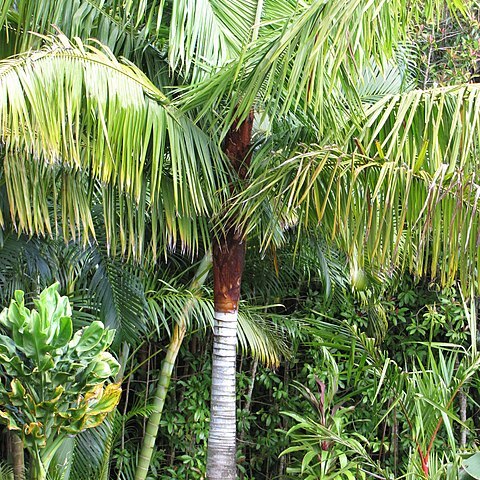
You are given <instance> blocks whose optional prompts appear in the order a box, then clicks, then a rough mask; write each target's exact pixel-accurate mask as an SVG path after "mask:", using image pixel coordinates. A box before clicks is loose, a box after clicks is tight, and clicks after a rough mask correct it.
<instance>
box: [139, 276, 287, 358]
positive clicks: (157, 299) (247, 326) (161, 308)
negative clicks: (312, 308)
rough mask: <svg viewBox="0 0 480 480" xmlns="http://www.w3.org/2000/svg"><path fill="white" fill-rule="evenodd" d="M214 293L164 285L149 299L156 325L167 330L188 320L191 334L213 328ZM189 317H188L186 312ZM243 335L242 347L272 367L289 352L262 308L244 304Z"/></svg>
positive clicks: (241, 326)
mask: <svg viewBox="0 0 480 480" xmlns="http://www.w3.org/2000/svg"><path fill="white" fill-rule="evenodd" d="M211 298H212V292H211V290H210V289H208V288H207V287H204V288H203V289H201V290H198V291H189V290H188V289H186V288H181V287H179V286H175V285H174V284H173V285H172V284H168V283H166V282H165V281H162V282H160V284H159V288H158V289H156V290H155V291H151V292H150V294H148V295H147V302H148V305H149V311H150V312H151V316H152V317H153V319H152V320H153V321H156V322H157V324H158V322H159V320H160V322H161V324H163V325H164V326H167V327H168V326H169V325H171V323H172V321H177V320H178V319H184V320H186V321H187V322H188V324H189V326H188V328H187V330H188V331H191V330H192V328H194V327H195V326H196V327H197V328H199V329H205V328H207V327H213V301H212V300H211ZM186 309H187V310H188V315H186V316H185V311H186ZM239 312H240V313H239V325H240V330H241V332H240V333H239V336H238V341H239V343H240V346H241V347H242V348H243V349H245V350H249V351H250V352H251V354H252V355H253V356H256V357H258V358H259V359H260V360H261V361H262V362H265V363H266V364H268V365H276V364H278V362H279V360H280V357H281V356H282V355H283V354H285V353H286V352H287V350H288V349H287V347H286V345H285V340H284V339H283V334H282V332H281V330H280V329H279V328H277V327H276V325H275V323H273V322H272V321H271V320H270V318H271V315H268V314H266V315H263V314H261V312H260V311H259V310H258V307H254V306H251V305H249V304H248V303H242V304H241V305H240V311H239Z"/></svg>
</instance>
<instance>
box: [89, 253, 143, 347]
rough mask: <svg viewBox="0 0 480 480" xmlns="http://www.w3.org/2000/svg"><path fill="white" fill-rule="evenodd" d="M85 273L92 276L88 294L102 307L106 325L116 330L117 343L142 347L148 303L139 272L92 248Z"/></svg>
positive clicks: (101, 310)
mask: <svg viewBox="0 0 480 480" xmlns="http://www.w3.org/2000/svg"><path fill="white" fill-rule="evenodd" d="M84 269H85V270H87V271H90V272H91V277H90V276H89V278H88V280H87V282H86V285H85V287H86V291H88V292H91V293H90V295H91V296H92V297H91V298H92V301H93V303H94V305H95V304H97V305H98V306H99V316H100V319H101V320H102V321H103V323H104V324H105V325H106V326H107V327H109V328H113V329H115V330H116V332H117V335H116V338H115V343H116V344H117V345H118V344H119V343H121V342H122V341H128V342H129V344H139V343H141V342H142V341H143V340H144V338H145V335H146V334H147V329H148V328H147V322H146V318H145V312H146V309H147V302H146V299H145V292H144V288H143V283H142V281H141V275H140V272H139V271H138V269H137V268H135V267H133V266H131V265H128V264H126V263H124V262H122V261H121V260H120V259H119V258H116V259H112V258H110V257H109V256H108V255H107V252H106V251H105V250H103V251H102V249H101V248H90V252H89V255H88V257H87V260H86V262H85V265H84Z"/></svg>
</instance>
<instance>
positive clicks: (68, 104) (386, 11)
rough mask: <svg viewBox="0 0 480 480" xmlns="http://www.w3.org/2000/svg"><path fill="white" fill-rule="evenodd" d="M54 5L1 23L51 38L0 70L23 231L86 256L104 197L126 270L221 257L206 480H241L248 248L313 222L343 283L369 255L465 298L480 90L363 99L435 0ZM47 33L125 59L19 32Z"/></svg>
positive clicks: (471, 271)
mask: <svg viewBox="0 0 480 480" xmlns="http://www.w3.org/2000/svg"><path fill="white" fill-rule="evenodd" d="M61 3H62V4H61V5H57V4H56V3H54V2H53V1H49V0H42V1H40V2H35V3H32V2H28V1H27V0H19V1H18V0H17V1H13V0H8V1H5V2H3V8H2V9H1V10H0V21H2V22H3V23H4V25H5V27H4V32H8V33H9V35H10V37H9V38H11V41H12V42H14V46H15V48H16V51H24V50H25V49H26V48H27V47H29V46H32V45H33V46H34V47H36V48H38V46H39V45H40V44H41V42H42V41H44V44H43V45H44V46H43V47H42V48H41V49H40V50H38V49H37V50H34V51H31V52H29V53H24V54H21V55H19V56H17V57H12V58H10V59H7V60H5V61H4V62H2V64H1V66H0V125H1V127H0V130H1V134H2V139H3V145H4V147H3V156H4V170H3V174H4V178H5V184H6V189H7V194H8V196H9V198H10V199H13V198H15V200H16V201H15V202H10V203H11V205H12V207H11V211H10V215H11V217H12V218H13V220H14V222H15V224H16V226H17V228H18V229H19V230H22V231H26V232H28V233H32V232H37V233H40V234H48V235H51V234H53V233H55V232H56V231H57V230H58V224H57V223H56V222H55V218H56V215H54V218H50V216H48V215H45V212H46V211H47V207H48V203H49V202H52V203H53V204H54V205H56V206H57V207H56V208H57V210H56V213H57V215H61V216H62V219H63V222H62V225H63V230H64V232H63V233H64V235H65V236H69V237H75V238H81V239H83V241H84V242H88V241H90V240H91V238H92V237H93V236H94V235H95V231H94V230H95V229H94V228H93V225H92V221H91V214H90V208H89V206H90V204H91V202H92V199H93V197H95V196H96V198H97V199H99V200H100V201H101V202H103V206H104V211H105V230H106V232H107V238H108V244H109V245H117V244H119V247H120V249H121V250H122V251H123V252H125V253H129V254H131V255H133V256H134V257H136V258H139V257H141V255H142V252H143V251H144V249H145V247H146V246H148V247H150V248H152V249H153V250H154V251H155V252H160V251H163V252H166V251H168V249H172V248H175V247H178V246H179V247H180V248H183V249H185V250H188V251H191V252H193V253H195V252H196V251H198V249H199V245H200V244H202V243H203V244H205V245H206V246H208V244H209V243H212V245H213V271H214V279H215V282H214V283H215V285H214V306H215V322H216V325H215V336H214V364H213V370H214V375H213V376H214V379H213V387H212V415H211V429H210V438H209V455H208V462H209V464H208V476H209V478H211V479H217V478H226V479H230V478H235V395H234V392H235V348H236V318H237V312H238V302H239V296H240V284H241V279H242V269H243V259H244V255H245V240H246V238H247V237H249V236H252V235H253V234H256V235H259V236H260V237H261V245H262V249H263V250H265V249H266V248H268V247H269V246H270V245H277V246H278V245H280V244H281V243H282V240H283V234H282V231H283V230H284V229H285V228H288V227H293V226H295V225H296V226H298V227H299V228H298V231H299V232H300V231H301V228H300V227H303V226H306V225H309V224H312V223H313V224H316V225H320V226H321V228H322V229H323V231H324V234H325V237H330V238H332V239H335V240H336V241H338V242H339V243H340V244H342V245H343V246H344V247H346V250H347V252H348V255H349V258H350V259H351V263H352V271H355V270H357V269H361V268H362V266H363V262H364V260H365V258H368V259H370V260H371V261H372V262H373V263H376V264H378V265H379V266H380V267H381V268H383V269H384V270H386V271H387V272H388V270H389V269H390V268H392V266H393V265H395V264H397V263H399V262H401V263H403V265H404V266H405V267H408V268H411V269H413V270H415V271H416V272H417V273H418V274H425V273H429V274H431V275H432V276H434V277H435V276H437V275H440V277H441V280H442V282H444V283H448V282H450V281H452V280H453V279H454V278H456V277H457V276H459V277H460V279H461V280H462V281H463V283H464V284H467V283H468V281H469V279H471V278H473V277H477V276H478V275H479V270H480V269H479V268H477V266H478V258H479V256H478V255H477V254H478V253H479V252H478V246H477V240H476V239H477V237H478V231H479V230H478V193H477V191H478V187H477V181H478V180H477V167H476V161H475V152H476V149H477V148H478V145H477V140H476V139H477V138H478V131H479V129H480V126H479V123H478V121H477V119H476V117H477V109H478V107H477V105H478V104H479V97H480V91H479V89H478V87H477V86H475V85H468V86H463V87H450V88H435V89H431V90H428V91H421V90H408V89H407V90H405V91H404V90H402V91H400V92H398V93H395V94H391V95H384V94H382V95H381V96H380V97H379V98H375V96H372V95H369V94H366V93H365V92H363V93H362V89H361V88H359V85H358V77H359V76H362V72H367V71H372V69H374V65H380V66H381V69H382V70H384V69H386V68H387V66H388V65H389V64H388V62H392V61H394V56H395V52H396V50H395V46H396V45H397V44H398V41H400V40H402V39H403V38H405V36H406V28H407V27H406V26H407V25H408V24H409V22H410V21H411V20H412V18H413V19H414V18H416V17H415V16H416V15H417V14H418V13H419V11H424V12H427V15H428V14H429V12H433V13H438V10H436V7H437V2H435V1H433V0H432V1H431V2H430V1H425V2H408V5H407V2H405V1H403V0H395V1H393V2H392V1H390V2H388V3H387V2H386V1H384V0H375V1H370V2H367V1H361V0H351V1H348V2H323V1H322V2H318V1H311V2H310V1H306V2H296V1H293V0H292V1H287V2H283V1H282V2H279V1H278V0H276V1H274V0H265V1H261V0H258V1H254V2H249V3H245V2H240V1H234V2H233V4H231V3H230V4H229V5H228V6H227V5H224V4H223V3H222V2H218V1H215V0H210V1H209V0H202V1H197V2H191V1H189V0H177V1H173V2H163V1H151V2H125V3H124V4H122V5H119V3H118V2H116V1H113V0H111V1H106V2H103V1H102V2H100V1H99V2H98V3H97V2H95V1H89V2H88V5H87V4H85V5H84V4H82V2H79V1H78V0H77V1H74V0H71V1H69V2H61ZM447 3H448V4H449V7H451V8H452V9H453V10H454V12H455V13H456V14H462V13H463V12H462V11H460V12H459V10H458V9H461V8H462V7H461V6H460V7H459V6H458V2H455V1H452V2H447ZM450 3H451V5H450ZM73 12H74V14H73V15H72V13H73ZM52 23H54V24H56V25H59V27H60V28H61V29H62V30H63V31H64V32H65V33H67V35H68V36H74V35H75V36H78V37H81V38H86V37H89V36H93V37H96V38H97V39H98V40H99V41H100V42H103V43H105V44H107V45H108V46H109V47H110V50H111V51H113V52H114V53H115V54H117V55H118V54H122V55H125V56H126V57H127V58H129V59H130V61H131V62H133V63H130V62H122V61H119V60H117V59H116V57H115V56H114V55H113V54H112V53H111V52H110V50H107V49H105V48H103V47H101V46H98V45H97V44H88V43H84V42H82V41H81V40H79V39H76V40H74V41H70V40H68V39H67V37H66V36H64V35H63V34H60V35H57V36H56V37H48V38H45V37H43V38H39V37H35V36H27V35H25V34H24V33H23V32H27V31H39V32H41V33H44V32H45V31H48V26H49V25H50V24H52ZM364 78H367V75H365V76H364ZM171 86H175V87H176V89H175V90H174V91H173V93H170V92H171V90H170V89H168V90H167V89H165V87H171ZM367 90H368V89H367ZM165 92H169V93H168V95H167V94H166V93H165ZM367 93H368V92H367ZM362 95H363V96H362ZM193 120H195V121H193ZM140 132H142V135H141V136H140ZM98 182H100V185H101V186H100V188H95V185H98ZM146 216H147V217H148V220H149V222H148V223H149V224H150V225H151V228H150V229H149V230H146V229H145V225H146V223H147V222H146V220H145V217H146ZM353 260H354V261H353ZM477 284H478V283H477ZM137 478H138V479H140V478H144V475H143V476H142V475H140V474H138V475H137Z"/></svg>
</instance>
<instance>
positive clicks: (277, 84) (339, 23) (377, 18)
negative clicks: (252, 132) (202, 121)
mask: <svg viewBox="0 0 480 480" xmlns="http://www.w3.org/2000/svg"><path fill="white" fill-rule="evenodd" d="M284 3H285V5H287V6H288V7H290V8H275V7H276V6H277V4H278V2H273V1H270V2H269V1H268V0H267V1H266V2H265V7H264V12H269V13H268V16H267V18H266V19H265V24H264V25H262V24H261V27H262V30H261V32H262V35H261V36H260V37H259V39H258V41H256V42H253V43H252V44H249V45H248V47H247V48H246V49H245V51H244V53H243V54H242V55H240V56H239V57H238V59H236V60H235V61H233V62H232V63H231V64H229V65H228V66H227V67H226V68H224V69H222V70H221V71H220V72H218V73H217V74H215V75H213V76H212V77H211V78H209V79H208V80H207V81H205V82H201V83H199V84H195V85H193V86H192V87H191V89H189V90H188V91H186V92H184V94H183V96H182V100H181V101H182V103H183V104H184V105H185V106H186V108H189V109H192V108H195V109H199V111H200V116H202V115H209V114H210V112H211V111H212V110H213V111H216V112H222V117H221V118H220V120H221V122H222V125H223V126H224V129H223V131H224V133H226V132H227V131H228V129H229V128H230V126H231V125H232V124H233V122H234V121H238V122H241V121H243V120H244V119H245V118H246V117H247V116H248V115H249V112H250V111H251V109H252V107H253V106H254V105H258V104H260V108H263V109H265V111H266V113H268V114H269V115H270V116H272V117H273V116H275V115H278V116H280V117H282V116H284V115H286V114H287V113H288V112H292V111H295V110H297V109H300V110H304V111H307V110H310V111H311V112H313V113H314V114H315V115H316V116H317V120H318V122H319V134H320V135H323V134H324V133H328V132H329V131H330V130H331V129H335V128H336V125H335V120H337V119H338V118H339V117H340V118H341V117H343V116H347V117H349V118H350V119H354V118H356V117H358V115H359V114H360V112H361V102H360V99H359V97H358V94H357V92H356V89H355V86H356V78H357V77H358V75H359V74H360V72H361V71H362V69H363V67H364V66H368V65H369V64H370V63H371V61H372V59H373V60H374V61H375V62H376V63H377V64H380V65H385V62H387V61H389V60H390V59H392V58H393V57H394V55H395V50H394V48H395V45H396V44H397V43H398V41H399V40H402V39H404V38H405V36H406V30H405V29H406V26H407V25H408V24H409V20H410V19H411V17H412V15H416V14H418V13H419V11H418V10H417V9H418V8H419V6H418V5H417V4H416V3H415V4H414V5H410V4H408V5H407V3H406V2H405V1H404V0H398V1H395V2H394V4H393V5H392V2H387V1H385V0H376V1H372V2H362V1H351V2H326V3H325V2H320V1H312V2H302V3H299V2H295V4H294V5H293V4H289V2H284ZM427 3H428V4H430V3H432V4H433V3H436V2H435V0H433V1H432V2H427ZM448 5H449V7H450V8H452V10H453V11H454V12H458V11H459V10H460V11H463V10H462V8H463V7H462V5H459V4H458V2H454V1H452V2H449V3H448ZM392 11H395V12H396V15H392ZM425 11H430V14H431V13H432V12H431V9H429V8H427V7H426V8H425ZM274 12H276V14H278V15H280V16H279V17H277V18H274V16H275V13H274ZM272 13H273V15H272ZM217 120H218V119H217ZM339 131H341V129H339Z"/></svg>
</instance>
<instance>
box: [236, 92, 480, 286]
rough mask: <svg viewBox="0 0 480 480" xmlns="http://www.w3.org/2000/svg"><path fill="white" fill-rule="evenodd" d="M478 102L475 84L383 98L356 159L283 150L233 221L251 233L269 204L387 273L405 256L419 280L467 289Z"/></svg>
mask: <svg viewBox="0 0 480 480" xmlns="http://www.w3.org/2000/svg"><path fill="white" fill-rule="evenodd" d="M477 98H479V89H478V88H477V87H475V86H471V87H462V88H456V89H441V90H436V91H431V92H426V93H424V92H420V91H412V92H408V93H406V94H404V95H400V96H392V97H387V99H386V100H384V101H382V102H380V103H378V104H375V105H374V106H372V107H371V109H370V110H369V112H370V115H369V117H368V118H369V121H368V123H367V127H366V128H365V129H364V130H363V132H361V136H360V135H359V136H360V140H356V144H357V153H354V154H348V155H347V154H344V153H342V152H341V151H339V150H337V149H335V148H333V147H330V146H328V147H323V148H319V149H318V150H317V151H313V149H312V148H311V147H307V152H306V153H299V154H298V155H296V156H294V157H292V158H289V159H285V160H282V152H280V153H279V154H278V157H279V158H280V160H278V161H277V163H275V160H272V163H271V167H270V168H269V169H268V170H263V171H261V172H259V175H258V176H256V178H255V179H252V182H251V184H250V185H249V186H248V187H247V188H246V189H245V190H244V191H243V192H242V193H241V194H239V195H238V197H237V199H236V201H235V205H234V206H233V207H232V219H233V221H237V222H238V225H239V226H240V227H241V228H245V229H247V231H248V228H249V225H255V224H257V222H259V221H260V220H261V219H260V216H261V213H262V212H261V209H260V208H258V207H259V206H260V205H261V204H263V203H264V202H265V201H271V202H272V204H273V207H272V210H273V211H275V212H276V213H277V215H278V216H280V217H281V216H283V217H285V216H286V215H287V214H288V212H295V213H296V215H297V216H298V219H299V224H300V225H301V224H303V225H305V226H306V225H308V224H309V223H311V222H313V223H318V222H321V223H320V225H321V228H322V229H323V231H324V233H325V235H326V236H327V237H328V236H330V237H332V238H336V239H337V240H338V241H340V243H341V244H342V245H344V246H345V248H347V252H348V254H349V256H350V257H353V256H355V257H358V258H360V262H362V261H363V260H362V259H363V257H364V254H366V257H367V258H371V259H372V261H373V263H376V264H378V265H382V267H383V268H386V269H387V270H388V268H390V267H391V266H392V265H393V263H395V262H397V261H398V259H399V255H400V254H402V258H403V261H404V264H405V265H406V266H408V267H409V268H411V269H414V270H415V271H416V272H417V273H418V274H424V273H427V272H428V273H430V274H431V275H432V276H433V277H435V276H436V275H437V273H438V272H439V271H441V272H442V273H441V278H440V280H441V282H442V283H449V282H452V281H453V280H454V278H455V277H456V275H457V274H458V275H459V276H460V280H461V281H462V283H464V285H465V286H466V285H468V283H469V282H470V281H471V280H473V279H474V278H476V277H477V275H478V268H477V266H478V263H477V262H478V259H479V258H480V252H479V250H478V238H479V235H480V230H479V229H480V225H479V218H480V217H479V214H478V213H479V206H478V200H479V198H480V187H479V186H478V167H477V162H476V160H475V159H476V152H477V149H478V144H477V138H478V133H479V128H478V126H479V125H478V116H476V113H475V112H477V111H478V105H480V102H479V101H478V100H477ZM367 113H368V111H367ZM363 144H365V146H363ZM445 159H449V160H448V163H445ZM252 172H255V170H253V169H252ZM271 228H275V224H274V223H273V224H272V227H271ZM452 231H454V232H455V235H451V233H450V232H452ZM271 237H272V235H271V234H270V235H269V234H268V230H267V234H266V235H265V237H264V238H266V240H267V241H266V243H265V244H264V247H265V245H267V244H268V243H270V240H271ZM360 265H362V264H360Z"/></svg>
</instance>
